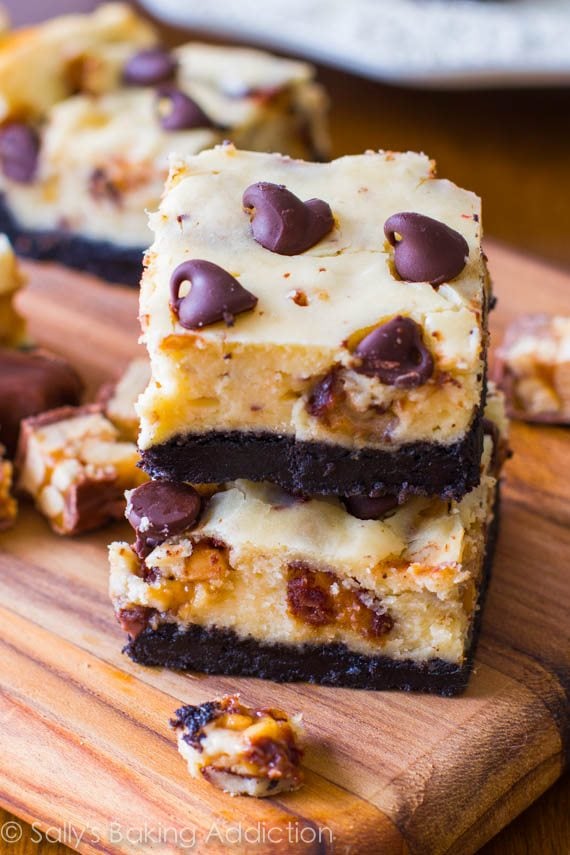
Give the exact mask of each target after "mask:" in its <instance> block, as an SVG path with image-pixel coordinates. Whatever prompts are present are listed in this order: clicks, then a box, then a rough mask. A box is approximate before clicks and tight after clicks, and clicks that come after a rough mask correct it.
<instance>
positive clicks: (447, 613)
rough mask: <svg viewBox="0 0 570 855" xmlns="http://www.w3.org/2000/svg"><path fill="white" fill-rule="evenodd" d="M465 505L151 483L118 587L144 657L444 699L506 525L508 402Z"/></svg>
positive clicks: (115, 568) (121, 610) (133, 502)
mask: <svg viewBox="0 0 570 855" xmlns="http://www.w3.org/2000/svg"><path fill="white" fill-rule="evenodd" d="M492 397H493V398H494V399H495V400H494V403H493V404H492V405H491V406H489V407H488V408H487V414H488V417H489V418H492V417H493V411H494V410H495V411H496V412H497V414H498V419H497V420H496V421H489V425H488V429H487V430H486V433H485V438H484V448H483V454H482V457H481V461H480V464H481V480H480V483H479V486H477V487H476V488H474V489H473V490H472V491H471V492H470V493H468V494H467V495H466V496H465V497H464V498H463V499H462V500H460V501H447V500H442V499H438V498H432V499H429V498H425V497H412V498H409V499H408V500H407V501H405V502H404V503H403V504H398V498H397V497H392V498H391V500H390V501H389V500H388V498H387V497H368V496H360V497H356V496H352V497H348V498H346V497H345V498H344V499H336V498H332V497H329V498H325V497H315V498H300V497H296V496H292V495H290V494H288V493H285V492H284V491H283V490H281V489H279V488H277V487H275V486H274V485H271V484H268V483H262V484H255V483H253V482H248V481H236V482H235V483H232V484H228V485H226V488H225V489H219V490H218V491H217V492H215V493H214V495H212V496H211V497H210V498H209V499H205V498H204V497H200V496H198V494H197V492H196V491H195V490H194V489H193V488H192V487H191V486H189V485H184V484H172V483H171V482H166V481H162V482H160V481H156V482H149V483H147V484H145V485H143V486H142V487H141V488H139V489H138V490H135V491H133V492H132V493H131V494H130V496H129V504H128V508H127V516H128V518H129V521H130V522H131V524H132V525H133V527H134V528H135V531H136V540H135V542H134V544H133V545H132V546H129V545H128V544H127V543H114V544H112V545H111V547H110V564H111V581H110V590H111V597H112V600H113V603H114V607H115V611H116V614H117V618H118V620H119V622H120V624H121V625H122V627H123V629H124V630H125V631H126V632H127V633H128V635H129V638H130V640H129V643H128V645H127V647H126V652H127V653H128V654H129V656H131V658H133V659H134V660H135V661H136V662H140V663H142V664H146V665H158V666H166V667H169V668H176V669H189V670H195V671H205V672H207V673H222V674H228V675H230V674H240V675H251V676H253V675H255V676H257V677H263V678H267V679H273V680H278V681H296V680H309V681H311V682H315V683H324V684H329V685H334V686H347V687H354V688H367V689H392V688H398V689H417V690H422V691H428V692H437V693H439V694H443V695H451V694H455V693H457V692H459V691H461V690H462V689H463V688H464V687H465V685H466V683H467V679H468V675H469V671H470V668H471V664H472V660H473V651H474V645H475V640H476V634H477V626H478V614H479V610H480V607H481V603H482V598H483V594H484V591H485V587H486V584H487V579H488V576H489V572H490V566H491V559H492V553H493V545H494V539H495V534H496V529H497V504H496V499H497V490H498V477H499V471H500V466H501V464H502V461H503V460H504V457H505V453H504V452H505V445H506V436H505V434H504V433H503V431H504V429H505V428H504V425H505V416H504V410H503V406H502V403H501V400H500V399H497V397H496V394H495V393H492Z"/></svg>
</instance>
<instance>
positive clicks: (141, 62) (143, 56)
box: [123, 47, 176, 86]
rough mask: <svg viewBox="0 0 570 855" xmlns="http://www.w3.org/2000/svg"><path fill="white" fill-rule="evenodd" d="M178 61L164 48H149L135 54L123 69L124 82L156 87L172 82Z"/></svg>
mask: <svg viewBox="0 0 570 855" xmlns="http://www.w3.org/2000/svg"><path fill="white" fill-rule="evenodd" d="M175 73H176V60H175V59H174V57H173V56H171V54H169V53H168V51H166V50H164V48H159V47H156V48H148V49H147V50H141V51H139V53H135V54H134V56H132V57H131V58H130V59H129V60H128V62H127V63H126V65H125V67H124V69H123V80H124V81H125V83H130V84H131V85H133V86H156V85H157V84H158V83H166V81H167V80H172V78H173V77H174V75H175Z"/></svg>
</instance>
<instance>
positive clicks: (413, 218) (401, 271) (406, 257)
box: [384, 213, 469, 286]
mask: <svg viewBox="0 0 570 855" xmlns="http://www.w3.org/2000/svg"><path fill="white" fill-rule="evenodd" d="M384 234H385V235H386V238H387V239H388V241H389V242H390V243H391V244H392V246H393V247H394V264H395V266H396V270H397V272H398V275H399V276H401V278H402V279H405V280H407V281H408V282H429V283H430V284H431V285H436V286H437V285H442V284H443V283H444V282H449V281H450V280H451V279H455V277H456V276H459V274H460V273H461V271H462V270H463V268H464V267H465V264H466V262H467V257H468V255H469V246H468V244H467V241H466V240H465V238H464V237H463V235H460V234H459V232H456V231H455V230H454V229H450V228H449V226H446V225H445V223H441V222H440V221H439V220H434V219H432V218H431V217H425V216H424V215H423V214H414V213H401V214H393V216H391V217H389V218H388V219H387V220H386V222H385V223H384ZM396 235H399V238H397V237H396Z"/></svg>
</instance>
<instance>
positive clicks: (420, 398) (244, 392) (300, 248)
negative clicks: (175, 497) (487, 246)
mask: <svg viewBox="0 0 570 855" xmlns="http://www.w3.org/2000/svg"><path fill="white" fill-rule="evenodd" d="M433 169H434V167H433V163H431V162H430V161H429V160H428V159H427V158H426V157H425V156H424V155H419V154H413V153H407V154H394V153H391V152H378V153H374V152H368V153H366V154H364V155H359V156H352V157H343V158H340V159H339V160H335V161H333V162H331V163H326V164H315V163H304V162H302V161H299V160H290V159H288V158H285V157H281V156H279V155H271V154H255V153H251V152H244V151H239V150H236V149H235V148H234V147H233V146H232V145H225V146H220V147H218V148H216V149H214V150H213V151H207V152H202V153H201V154H199V155H197V156H195V157H184V158H176V159H175V160H174V161H173V164H172V169H171V174H170V178H169V181H168V183H167V187H166V192H165V195H164V198H163V201H162V203H161V206H160V209H159V211H158V213H156V214H152V215H151V218H150V222H151V227H152V229H153V231H154V233H155V242H154V244H153V246H152V247H151V249H150V250H149V252H148V254H147V260H146V271H145V274H144V277H143V282H142V288H141V298H140V316H141V321H142V327H143V340H144V342H145V344H146V346H147V349H148V352H149V354H150V359H151V366H152V380H151V383H150V384H149V387H148V389H147V390H146V392H145V393H144V394H143V396H142V397H141V399H140V401H139V414H140V417H141V436H140V445H141V448H142V450H143V465H144V466H145V468H146V470H147V471H148V472H149V473H150V474H151V475H152V476H153V477H163V478H168V479H170V480H179V481H195V482H199V481H200V482H202V481H227V480H230V479H234V478H240V477H245V478H248V479H250V480H270V481H274V482H276V483H278V484H280V485H281V486H282V487H284V488H285V489H288V490H293V491H301V492H305V493H331V494H338V495H341V494H342V495H350V494H360V493H368V494H373V493H376V494H382V493H390V494H392V493H399V494H410V493H411V494H413V493H417V494H426V495H434V494H435V495H441V496H446V497H453V498H460V497H461V496H462V495H464V494H465V492H466V491H467V490H469V489H471V488H472V487H474V486H475V485H476V484H477V482H478V480H479V460H480V457H481V449H482V400H483V389H484V376H485V362H486V340H487V333H486V324H487V307H488V304H489V296H490V295H489V285H488V278H487V272H486V268H485V261H484V257H483V256H482V254H481V224H480V204H479V199H478V198H477V197H476V196H475V195H474V194H472V193H469V192H467V191H464V190H460V189H459V188H458V187H456V186H455V185H454V184H451V183H450V182H449V181H444V180H440V179H436V178H435V177H434V174H433Z"/></svg>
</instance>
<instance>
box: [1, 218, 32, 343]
mask: <svg viewBox="0 0 570 855" xmlns="http://www.w3.org/2000/svg"><path fill="white" fill-rule="evenodd" d="M25 281H26V278H25V276H24V274H23V273H22V271H21V270H20V267H19V265H18V260H17V259H16V256H15V255H14V250H13V249H12V246H11V244H10V241H9V240H8V238H7V237H6V235H4V234H0V347H20V346H22V345H24V344H26V322H25V320H24V318H23V317H22V316H21V315H20V314H19V313H18V311H17V309H16V307H15V306H14V298H15V297H16V294H17V293H18V291H19V290H20V289H21V288H22V286H23V285H24V283H25Z"/></svg>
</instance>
